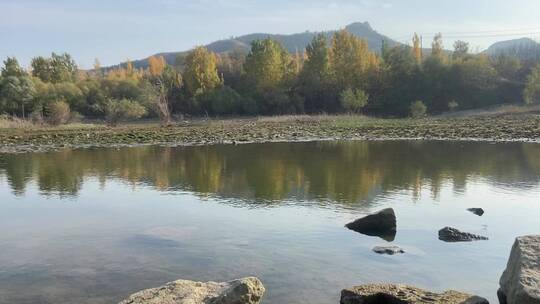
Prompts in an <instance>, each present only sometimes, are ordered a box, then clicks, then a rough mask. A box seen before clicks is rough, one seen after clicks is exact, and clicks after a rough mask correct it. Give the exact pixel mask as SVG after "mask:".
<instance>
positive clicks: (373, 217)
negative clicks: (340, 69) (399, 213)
mask: <svg viewBox="0 0 540 304" xmlns="http://www.w3.org/2000/svg"><path fill="white" fill-rule="evenodd" d="M345 227H347V228H349V229H351V230H354V231H356V232H359V233H362V234H365V235H369V236H378V237H380V238H382V239H384V240H387V241H389V242H391V241H393V240H394V239H395V238H396V214H395V213H394V209H392V208H388V209H384V210H381V211H379V212H377V213H374V214H370V215H368V216H366V217H363V218H360V219H357V220H355V221H354V222H351V223H348V224H347V225H345Z"/></svg>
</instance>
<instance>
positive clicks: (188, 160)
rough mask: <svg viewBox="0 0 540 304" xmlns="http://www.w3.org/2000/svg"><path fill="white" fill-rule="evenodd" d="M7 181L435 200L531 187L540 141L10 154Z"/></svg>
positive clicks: (3, 160)
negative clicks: (424, 193) (474, 186)
mask: <svg viewBox="0 0 540 304" xmlns="http://www.w3.org/2000/svg"><path fill="white" fill-rule="evenodd" d="M0 177H3V178H6V179H7V181H8V183H9V185H10V187H11V189H12V191H13V193H14V194H16V195H22V194H24V193H25V189H26V188H27V187H28V185H29V183H31V182H35V183H36V184H37V186H38V187H39V190H40V191H41V193H42V194H43V195H51V194H58V195H61V196H77V194H78V193H79V191H80V190H81V188H82V187H83V185H84V180H85V179H88V178H97V179H98V180H99V181H100V183H101V184H102V185H103V186H105V185H106V183H107V181H108V180H110V179H114V180H121V181H124V182H128V183H131V184H132V185H133V186H134V187H142V186H149V187H152V188H155V189H158V190H160V191H191V192H195V193H197V194H198V195H200V196H203V197H204V196H218V197H222V198H241V199H246V200H248V201H250V202H259V203H260V202H266V203H269V202H270V203H274V204H275V203H277V202H280V201H284V200H294V201H298V200H300V201H306V200H310V201H318V202H321V203H324V202H327V201H333V202H339V203H341V204H343V205H345V206H346V205H348V204H353V203H356V202H360V201H366V200H369V199H370V198H372V197H374V196H376V195H380V194H384V193H387V192H391V191H394V190H410V191H412V194H413V197H414V196H417V195H418V192H419V191H420V190H421V189H422V188H423V187H424V186H427V187H428V188H429V189H430V191H431V194H432V196H433V197H435V198H436V197H437V196H438V194H439V192H440V189H441V187H442V186H443V184H445V183H450V185H452V187H453V189H454V191H455V192H456V193H463V192H465V190H466V188H467V184H468V183H470V182H474V181H475V180H478V179H483V180H484V181H485V182H487V183H492V184H496V185H497V186H498V187H510V188H512V189H516V188H518V189H519V188H523V189H527V188H531V187H536V186H537V185H538V183H539V179H540V145H536V144H525V143H509V144H497V145H493V144H489V143H455V142H315V143H301V144H291V143H282V144H258V145H242V146H227V145H219V146H205V147H174V148H173V147H152V146H148V147H137V148H122V149H81V150H65V151H61V152H53V153H35V154H18V155H1V156H0Z"/></svg>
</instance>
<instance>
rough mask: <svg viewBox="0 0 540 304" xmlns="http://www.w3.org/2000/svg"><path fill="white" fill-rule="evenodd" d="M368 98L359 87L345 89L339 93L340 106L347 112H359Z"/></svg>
mask: <svg viewBox="0 0 540 304" xmlns="http://www.w3.org/2000/svg"><path fill="white" fill-rule="evenodd" d="M368 99H369V95H368V94H366V92H364V91H362V90H360V89H355V90H353V89H346V90H345V91H343V92H341V94H340V100H341V106H342V107H343V109H345V110H346V111H348V112H349V113H359V112H360V111H361V110H362V109H363V108H364V107H365V106H366V105H367V103H368Z"/></svg>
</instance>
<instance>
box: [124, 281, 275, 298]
mask: <svg viewBox="0 0 540 304" xmlns="http://www.w3.org/2000/svg"><path fill="white" fill-rule="evenodd" d="M264 292H265V289H264V286H263V285H262V283H261V281H260V280H259V279H257V278H254V277H249V278H243V279H239V280H235V281H231V282H224V283H216V282H206V283H202V282H193V281H187V280H178V281H174V282H171V283H167V284H166V285H164V286H161V287H157V288H152V289H146V290H143V291H139V292H137V293H134V294H132V295H131V296H129V297H128V298H127V299H125V300H123V301H122V302H120V304H258V303H260V301H261V299H262V297H263V295H264Z"/></svg>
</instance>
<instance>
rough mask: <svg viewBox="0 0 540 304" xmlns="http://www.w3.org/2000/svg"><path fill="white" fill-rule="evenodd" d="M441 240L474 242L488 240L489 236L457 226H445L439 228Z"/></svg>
mask: <svg viewBox="0 0 540 304" xmlns="http://www.w3.org/2000/svg"><path fill="white" fill-rule="evenodd" d="M439 240H441V241H445V242H472V241H481V240H488V238H487V237H485V236H481V235H476V234H472V233H467V232H461V231H459V230H457V229H456V228H451V227H445V228H443V229H441V230H439Z"/></svg>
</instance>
